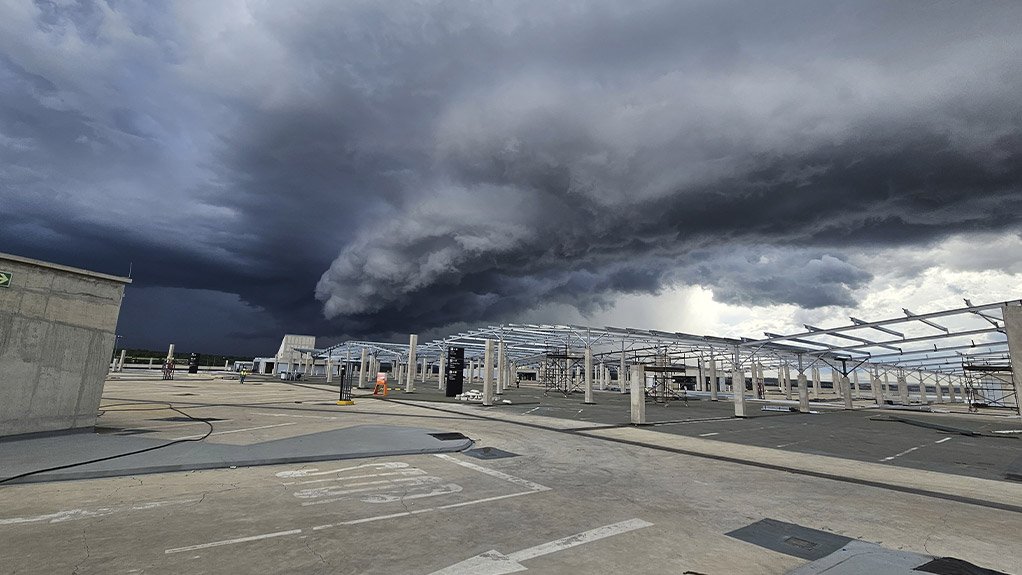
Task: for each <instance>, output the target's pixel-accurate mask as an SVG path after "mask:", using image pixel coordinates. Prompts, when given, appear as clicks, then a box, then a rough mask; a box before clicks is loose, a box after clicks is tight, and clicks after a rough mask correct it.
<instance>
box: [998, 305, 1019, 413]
mask: <svg viewBox="0 0 1022 575" xmlns="http://www.w3.org/2000/svg"><path fill="white" fill-rule="evenodd" d="M1001 311H1002V312H1003V314H1004V333H1005V334H1007V336H1008V357H1009V361H1011V381H1012V385H1013V387H1014V388H1015V407H1016V411H1017V412H1018V413H1019V415H1022V398H1020V397H1019V394H1020V391H1022V390H1020V388H1022V306H1018V305H1006V306H1004V307H1003V308H1001Z"/></svg>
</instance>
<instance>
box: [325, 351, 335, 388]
mask: <svg viewBox="0 0 1022 575" xmlns="http://www.w3.org/2000/svg"><path fill="white" fill-rule="evenodd" d="M333 381H334V366H333V362H331V361H330V356H329V355H328V356H327V357H326V382H327V383H333Z"/></svg>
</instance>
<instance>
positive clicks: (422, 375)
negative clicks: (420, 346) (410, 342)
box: [419, 358, 429, 383]
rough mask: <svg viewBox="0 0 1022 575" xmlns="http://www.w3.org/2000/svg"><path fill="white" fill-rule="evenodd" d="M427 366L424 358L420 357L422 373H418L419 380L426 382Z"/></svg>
mask: <svg viewBox="0 0 1022 575" xmlns="http://www.w3.org/2000/svg"><path fill="white" fill-rule="evenodd" d="M427 367H429V366H428V365H427V363H426V358H422V373H421V374H420V375H419V381H420V382H422V383H426V368H427Z"/></svg>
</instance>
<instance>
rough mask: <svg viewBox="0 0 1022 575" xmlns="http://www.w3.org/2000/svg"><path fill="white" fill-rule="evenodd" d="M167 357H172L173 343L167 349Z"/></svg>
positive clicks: (169, 358) (171, 358) (170, 358)
mask: <svg viewBox="0 0 1022 575" xmlns="http://www.w3.org/2000/svg"><path fill="white" fill-rule="evenodd" d="M167 359H168V360H173V359H174V344H170V347H169V348H168V349H167Z"/></svg>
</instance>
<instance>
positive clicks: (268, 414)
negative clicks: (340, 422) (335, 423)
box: [248, 408, 340, 420]
mask: <svg viewBox="0 0 1022 575" xmlns="http://www.w3.org/2000/svg"><path fill="white" fill-rule="evenodd" d="M277 409H280V408H277ZM248 414H249V415H265V416H266V417H301V418H303V419H329V420H335V419H340V418H339V417H333V416H331V415H296V414H293V413H259V412H257V411H250V412H248Z"/></svg>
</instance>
